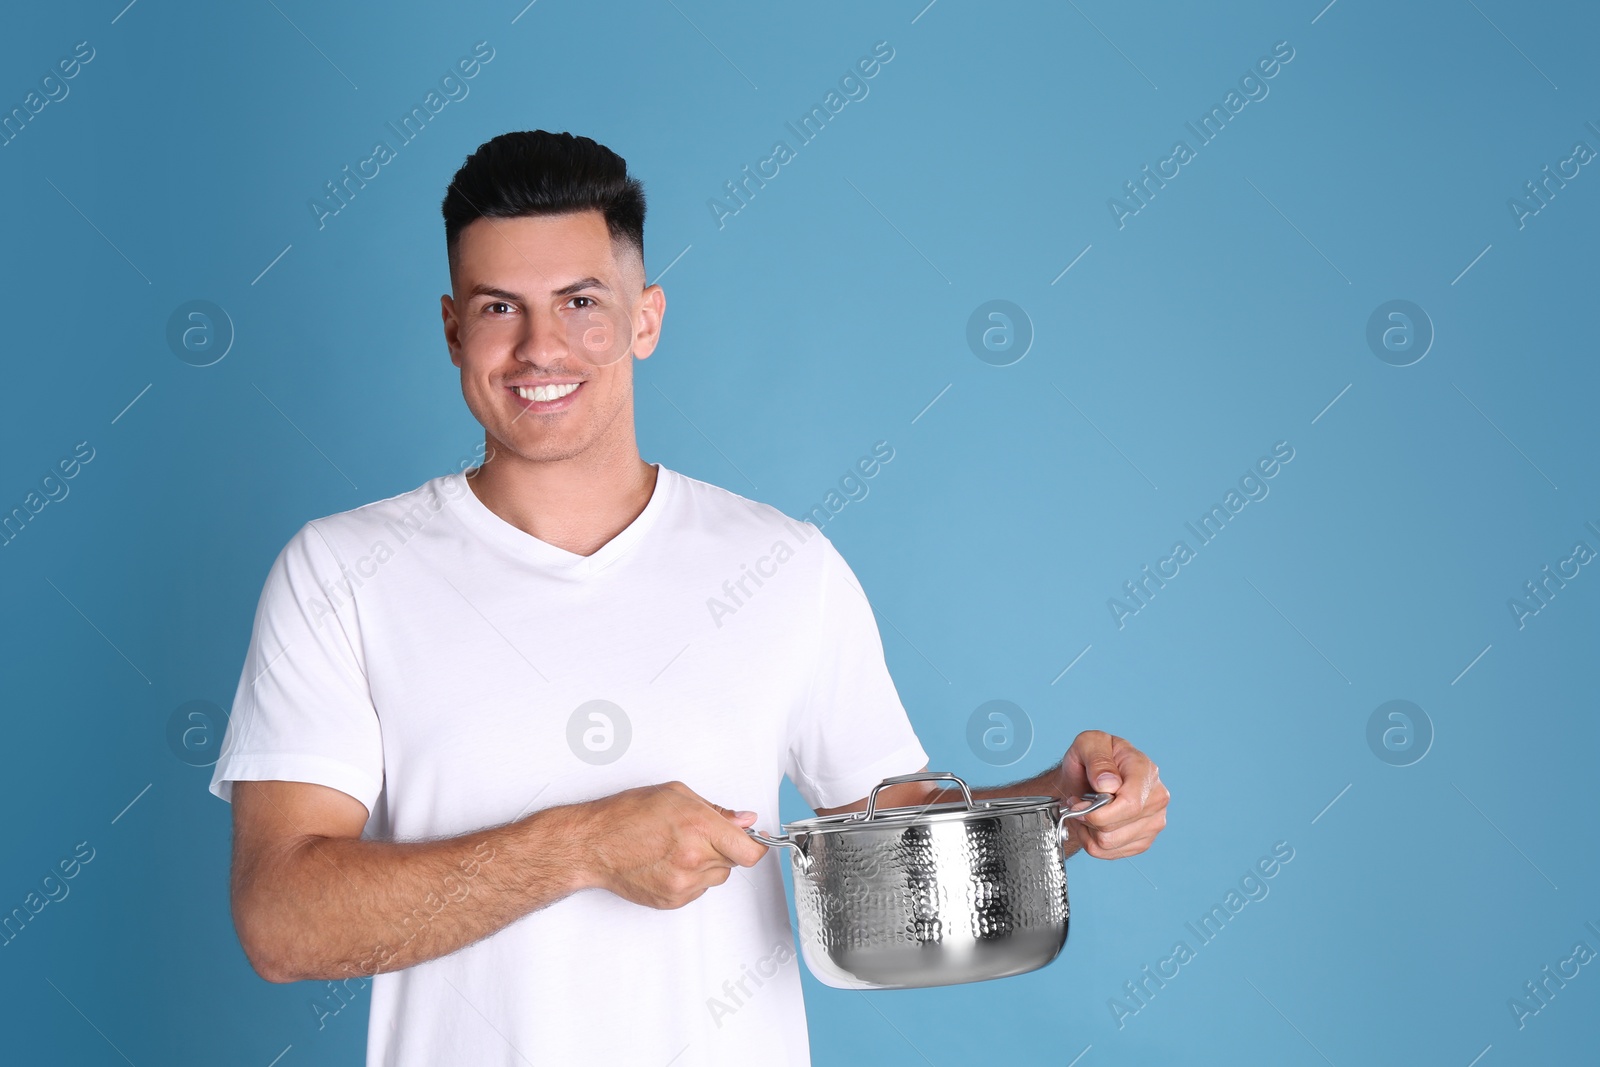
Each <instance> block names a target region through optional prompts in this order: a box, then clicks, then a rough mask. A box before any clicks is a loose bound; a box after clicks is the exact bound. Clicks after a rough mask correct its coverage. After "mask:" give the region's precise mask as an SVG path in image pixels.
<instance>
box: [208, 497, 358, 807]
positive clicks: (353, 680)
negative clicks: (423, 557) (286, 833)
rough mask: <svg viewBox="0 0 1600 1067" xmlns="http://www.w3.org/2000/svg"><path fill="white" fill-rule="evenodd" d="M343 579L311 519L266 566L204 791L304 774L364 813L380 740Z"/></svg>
mask: <svg viewBox="0 0 1600 1067" xmlns="http://www.w3.org/2000/svg"><path fill="white" fill-rule="evenodd" d="M349 594H350V585H349V581H348V579H346V578H345V577H344V576H343V575H342V574H341V573H340V570H339V565H338V561H337V560H336V559H335V557H334V554H333V551H332V550H331V549H330V548H329V546H328V544H327V542H326V541H325V540H324V539H323V535H322V533H321V531H319V530H318V529H317V528H316V524H315V523H308V524H307V525H306V526H304V527H302V528H301V529H300V532H299V533H297V534H295V536H294V537H293V538H292V539H291V540H290V541H289V543H288V545H286V546H285V547H284V549H283V551H282V552H280V553H279V554H278V558H277V560H276V561H275V562H274V563H273V565H272V570H271V572H270V573H269V574H268V575H267V582H266V585H265V587H264V588H263V589H262V591H261V601H260V604H259V605H258V606H257V608H256V616H255V625H254V627H253V628H252V631H251V635H250V649H249V652H248V653H247V654H246V655H245V663H244V672H243V673H242V674H241V675H240V678H239V688H238V691H237V693H236V694H235V696H234V699H233V709H232V713H231V714H230V716H229V720H228V729H227V732H226V734H225V735H224V737H223V742H222V751H221V756H220V757H219V758H218V760H217V765H216V769H215V770H214V771H213V773H212V776H211V791H212V792H213V793H215V794H216V795H217V796H219V797H221V798H222V799H223V800H227V801H231V800H232V799H233V783H234V782H236V781H268V780H272V781H290V782H311V783H314V784H317V785H325V786H328V787H330V788H333V789H337V790H339V791H340V792H343V793H347V794H349V795H350V796H352V797H355V798H356V799H357V800H359V801H361V803H362V804H364V805H366V808H367V814H368V816H369V818H370V816H371V814H372V812H373V806H374V805H375V804H376V803H377V800H378V795H379V793H381V792H382V789H383V744H382V737H381V734H380V733H379V728H378V713H377V709H376V708H374V707H373V704H372V696H371V692H370V690H369V688H368V686H367V676H366V670H365V664H364V661H363V658H362V655H361V639H360V630H359V621H358V620H357V617H356V612H355V608H354V605H353V604H352V603H351V601H350V595H349Z"/></svg>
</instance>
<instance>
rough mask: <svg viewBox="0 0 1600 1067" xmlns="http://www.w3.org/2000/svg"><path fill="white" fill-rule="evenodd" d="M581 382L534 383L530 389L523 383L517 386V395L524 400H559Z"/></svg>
mask: <svg viewBox="0 0 1600 1067" xmlns="http://www.w3.org/2000/svg"><path fill="white" fill-rule="evenodd" d="M581 384H582V383H581V382H569V383H567V384H566V385H536V386H534V387H533V388H531V389H530V388H528V387H527V386H525V385H519V386H517V395H518V396H520V397H521V398H522V399H524V400H534V401H539V400H560V399H561V398H562V397H564V396H566V395H568V394H569V393H571V392H572V391H573V390H574V389H576V388H578V386H579V385H581Z"/></svg>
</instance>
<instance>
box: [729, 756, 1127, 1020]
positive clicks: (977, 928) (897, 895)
mask: <svg viewBox="0 0 1600 1067" xmlns="http://www.w3.org/2000/svg"><path fill="white" fill-rule="evenodd" d="M935 781H948V782H954V783H955V784H956V785H958V786H960V787H961V795H962V797H963V800H961V801H955V802H950V803H941V804H934V805H930V806H924V807H918V808H879V807H878V803H877V802H878V793H879V792H881V791H882V790H884V789H887V788H888V787H889V786H892V785H899V784H902V783H904V782H935ZM1084 799H1086V800H1089V801H1090V802H1091V803H1090V804H1089V806H1088V807H1086V808H1082V809H1080V810H1078V811H1063V810H1062V808H1061V805H1060V803H1059V802H1058V801H1057V800H1056V799H1055V798H1053V797H1007V798H1005V799H1003V800H974V799H973V798H972V790H971V789H970V788H968V786H967V783H966V782H964V781H962V780H961V779H960V778H958V777H957V776H956V775H954V774H949V773H946V772H941V771H923V772H921V773H918V774H904V775H900V776H899V777H896V778H885V779H884V780H883V781H882V782H880V783H879V784H878V785H876V786H874V787H873V789H872V792H871V794H870V795H869V796H868V797H867V809H866V811H863V812H851V813H849V814H844V815H824V816H818V817H816V818H811V819H802V820H800V821H798V822H793V823H785V824H784V826H783V830H784V833H783V836H781V837H772V836H768V835H766V834H762V833H759V832H757V831H755V830H749V831H747V832H748V833H749V834H750V836H751V837H753V838H755V839H756V840H757V841H760V842H761V843H762V844H766V845H772V846H775V847H786V848H788V849H790V864H791V867H792V869H793V872H794V886H795V898H796V899H795V911H796V913H797V914H798V916H799V920H800V948H801V952H802V954H803V955H804V956H805V960H806V965H807V966H808V967H810V968H811V973H812V974H814V975H816V976H817V978H818V979H819V980H820V981H822V982H823V983H825V984H827V985H830V986H836V987H839V988H842V989H912V988H920V987H924V986H939V985H953V984H955V983H958V982H980V981H983V980H985V979H989V978H1004V977H1007V976H1008V975H1013V974H1023V973H1025V972H1027V971H1032V970H1035V969H1037V968H1039V967H1043V966H1044V965H1045V964H1047V963H1049V962H1050V961H1051V960H1053V959H1055V958H1056V956H1057V955H1058V954H1059V953H1060V952H1061V947H1062V945H1063V944H1065V943H1066V940H1067V912H1068V909H1067V873H1066V868H1065V866H1064V865H1063V860H1064V859H1065V856H1064V853H1063V849H1062V846H1063V844H1064V842H1065V841H1066V836H1067V820H1068V819H1075V818H1079V817H1081V816H1083V815H1087V814H1088V813H1089V812H1091V811H1094V810H1095V809H1097V808H1100V807H1103V806H1104V805H1106V804H1108V803H1110V802H1111V799H1112V798H1111V796H1110V795H1109V794H1106V793H1090V794H1088V795H1086V796H1085V797H1084Z"/></svg>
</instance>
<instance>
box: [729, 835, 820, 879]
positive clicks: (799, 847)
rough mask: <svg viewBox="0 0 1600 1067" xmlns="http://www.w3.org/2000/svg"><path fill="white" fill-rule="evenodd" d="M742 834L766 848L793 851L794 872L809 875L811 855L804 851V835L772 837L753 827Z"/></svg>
mask: <svg viewBox="0 0 1600 1067" xmlns="http://www.w3.org/2000/svg"><path fill="white" fill-rule="evenodd" d="M744 832H745V833H747V834H749V835H750V837H751V839H752V840H755V841H759V842H761V843H762V844H763V845H766V846H767V847H768V848H792V849H794V868H795V870H796V871H798V872H799V873H800V874H802V875H804V874H810V873H811V854H810V853H809V852H807V851H806V849H805V842H806V839H805V835H803V834H799V835H795V836H790V835H789V834H781V835H779V836H777V837H773V836H771V835H769V834H764V833H762V832H761V831H760V830H757V829H756V828H755V827H753V826H747V827H745V831H744Z"/></svg>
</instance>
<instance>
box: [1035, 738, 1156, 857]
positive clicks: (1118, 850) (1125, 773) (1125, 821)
mask: <svg viewBox="0 0 1600 1067" xmlns="http://www.w3.org/2000/svg"><path fill="white" fill-rule="evenodd" d="M1057 774H1058V780H1059V782H1060V786H1059V788H1058V790H1057V796H1059V797H1060V798H1061V800H1062V802H1063V803H1066V802H1067V801H1069V800H1072V799H1073V798H1076V797H1081V796H1083V795H1084V794H1085V793H1113V794H1115V795H1116V799H1115V800H1113V801H1112V802H1111V803H1109V804H1107V805H1106V806H1105V807H1103V808H1101V809H1100V810H1098V811H1095V812H1092V813H1091V814H1089V815H1085V816H1082V817H1080V818H1076V819H1068V820H1067V830H1068V838H1067V851H1068V853H1069V854H1070V853H1072V852H1076V851H1077V850H1078V849H1080V848H1081V849H1083V850H1084V851H1085V852H1087V853H1089V855H1091V856H1094V857H1096V858H1098V859H1103V860H1110V859H1122V858H1123V857H1126V856H1137V855H1138V854H1139V853H1141V852H1143V851H1144V850H1145V849H1147V848H1149V847H1150V846H1151V844H1152V843H1154V841H1155V839H1156V835H1157V834H1159V833H1160V832H1161V831H1162V829H1163V828H1164V827H1165V826H1166V825H1167V801H1168V800H1170V799H1171V794H1169V793H1168V792H1167V787H1166V786H1165V785H1162V784H1161V772H1160V771H1159V770H1158V769H1157V767H1156V765H1155V764H1154V763H1152V762H1151V761H1150V757H1149V756H1146V755H1145V754H1144V753H1143V752H1140V751H1139V750H1138V749H1136V748H1134V747H1133V746H1132V745H1130V744H1129V743H1128V742H1127V741H1125V740H1123V739H1122V738H1120V737H1114V736H1112V735H1111V734H1108V733H1104V732H1102V731H1100V730H1085V731H1084V732H1083V733H1081V734H1079V735H1078V738H1077V740H1075V741H1073V742H1072V747H1071V748H1070V749H1068V750H1067V754H1066V756H1065V757H1064V758H1063V759H1062V760H1061V768H1060V770H1059V771H1058V772H1057Z"/></svg>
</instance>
